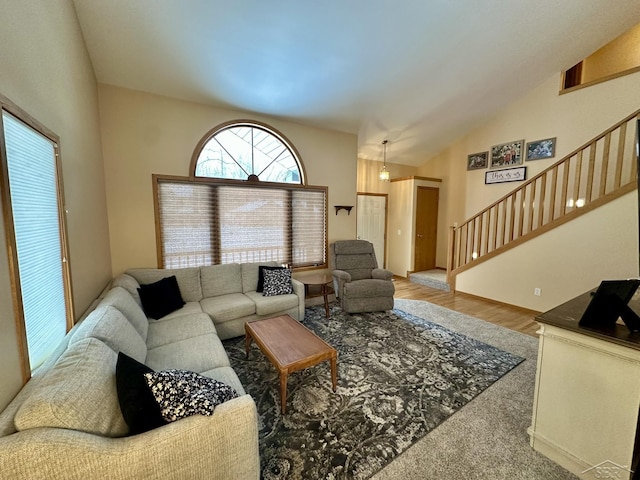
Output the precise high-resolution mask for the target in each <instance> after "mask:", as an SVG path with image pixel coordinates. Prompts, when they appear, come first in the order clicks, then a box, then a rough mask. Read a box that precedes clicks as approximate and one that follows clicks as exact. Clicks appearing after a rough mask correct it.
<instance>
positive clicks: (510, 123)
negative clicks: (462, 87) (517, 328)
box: [420, 73, 640, 311]
mask: <svg viewBox="0 0 640 480" xmlns="http://www.w3.org/2000/svg"><path fill="white" fill-rule="evenodd" d="M559 86H560V75H559V74H558V75H554V76H553V77H552V78H550V79H548V80H547V81H546V82H544V83H543V84H541V85H540V86H539V87H538V88H536V89H534V90H533V91H531V92H530V93H529V94H527V95H526V96H524V97H523V98H521V99H520V100H518V101H517V102H514V103H513V104H511V105H510V106H509V107H507V108H506V109H504V110H503V111H502V112H500V114H499V115H497V116H496V117H495V118H493V119H491V120H490V121H488V122H487V123H486V124H485V125H483V126H482V127H481V128H479V129H477V130H476V131H474V132H472V133H471V134H469V135H467V136H466V137H464V138H463V139H462V140H460V141H459V142H456V143H455V144H453V145H451V146H450V147H449V148H448V149H447V150H446V151H444V152H442V153H441V154H439V155H438V156H437V157H435V158H434V159H432V160H429V161H427V162H425V163H424V164H423V165H422V166H421V168H420V174H421V175H425V176H439V177H441V178H443V180H444V183H445V184H446V185H447V187H448V188H447V190H446V193H444V194H443V195H441V201H443V202H444V203H446V205H445V206H443V209H444V211H445V212H446V213H445V216H446V217H447V218H446V222H447V224H448V225H451V224H453V222H462V221H464V220H465V219H466V218H468V217H470V216H471V215H473V214H474V213H476V212H478V211H480V210H482V209H483V208H485V207H486V206H488V205H490V204H491V203H493V202H494V201H496V200H498V199H499V198H500V197H502V196H503V195H505V194H507V193H508V192H509V191H511V190H512V189H514V188H517V187H516V186H514V184H508V183H507V184H494V185H485V184H484V173H485V172H486V170H474V171H467V170H466V159H467V155H468V154H470V153H475V152H481V151H486V150H489V149H490V147H491V146H492V145H497V144H500V143H504V142H508V141H512V140H520V139H525V142H529V141H533V140H539V139H544V138H549V137H557V143H556V156H555V158H553V159H548V160H536V161H532V162H525V165H526V166H527V168H528V172H527V178H531V177H532V176H534V175H536V174H537V173H539V172H540V171H542V170H543V169H544V168H546V167H548V166H550V165H551V164H552V163H555V162H556V161H558V160H559V159H561V158H562V157H563V156H564V155H566V154H568V153H569V152H571V151H573V150H575V149H576V148H578V147H580V146H582V145H584V144H585V143H587V142H588V141H590V140H591V139H592V138H594V137H596V136H597V135H598V134H600V133H602V132H603V131H605V130H606V129H607V128H609V127H611V126H612V125H614V124H615V123H616V122H618V121H620V120H622V119H623V118H624V117H626V116H627V115H629V114H630V113H632V112H634V111H635V110H637V109H638V108H640V73H635V74H632V75H627V76H624V77H620V78H617V79H615V80H611V81H609V82H605V83H601V84H598V85H594V86H591V87H588V88H584V89H580V90H576V91H574V92H571V93H568V94H565V95H559V94H558V91H559ZM619 206H620V208H622V209H623V212H620V213H621V214H622V215H623V218H625V219H627V220H628V221H629V222H634V221H636V222H637V215H638V212H637V205H635V204H634V203H633V202H623V203H620V204H619ZM604 211H605V210H602V209H598V210H596V211H595V212H592V213H590V214H589V215H587V216H586V218H587V219H588V220H587V221H588V222H590V224H591V227H590V228H591V229H592V230H593V231H598V230H599V229H601V228H602V226H603V225H607V224H608V222H610V219H609V218H608V217H606V216H605V214H604V213H603V212H604ZM576 225H577V224H574V222H570V223H569V224H568V225H567V227H566V228H568V229H569V231H571V230H572V229H574V228H577V227H576ZM636 231H637V229H635V230H634V227H633V226H631V225H630V226H629V227H628V229H625V230H624V232H636ZM446 234H447V232H446V229H441V228H439V233H438V264H439V265H440V264H443V263H446V255H447V251H446V249H447V238H446ZM622 234H623V235H629V234H628V233H622ZM634 235H635V234H634ZM569 238H571V234H565V236H563V237H560V238H558V239H557V241H560V242H563V241H568V239H569ZM574 240H575V238H573V239H572V241H574ZM542 242H543V241H540V242H535V243H532V245H533V247H532V246H531V245H529V246H528V247H527V253H526V255H525V256H526V257H527V258H528V260H527V261H526V262H525V263H524V264H526V265H529V264H531V262H535V266H536V267H539V268H540V269H541V271H548V272H552V271H555V270H558V269H559V268H560V269H563V270H566V271H568V272H574V273H572V274H570V275H572V279H571V281H569V280H567V279H564V280H563V281H562V282H554V277H553V276H551V275H549V276H548V277H547V278H546V280H544V279H543V280H544V281H541V279H539V278H534V277H535V276H534V275H527V274H526V273H527V270H524V271H522V270H519V269H517V267H516V266H515V265H519V264H522V261H523V259H522V258H519V261H518V262H513V261H510V262H506V261H505V260H504V259H503V260H497V259H496V261H491V262H488V263H486V265H487V266H486V267H485V268H483V269H482V270H481V272H482V275H481V274H479V273H478V272H477V271H476V272H475V273H472V272H471V271H468V272H465V273H463V274H462V275H460V276H459V277H458V282H457V285H456V288H457V289H458V290H460V291H464V292H468V293H473V294H477V295H482V296H485V297H488V298H493V299H496V300H500V301H502V302H505V303H510V304H514V305H521V306H527V307H528V308H532V309H534V310H541V311H542V310H546V309H547V308H548V306H549V305H550V303H553V302H555V301H556V299H559V300H563V301H564V300H568V299H569V298H571V297H572V296H574V294H575V292H576V290H578V291H582V292H584V291H586V290H588V289H589V288H591V287H593V286H595V285H594V282H595V284H597V283H599V281H595V280H596V279H598V278H599V279H603V276H604V275H609V276H613V277H616V278H625V277H627V276H630V275H632V276H636V275H637V274H638V271H637V239H636V237H635V236H632V237H627V238H625V239H624V240H623V244H625V245H629V243H631V244H632V243H633V242H636V247H635V252H636V253H635V255H631V256H630V253H629V250H628V248H617V247H616V248H612V249H609V248H604V246H603V245H602V244H596V243H592V242H589V244H588V246H589V248H585V249H580V250H579V252H582V255H583V256H582V257H580V258H575V259H574V261H573V263H567V262H565V261H563V262H562V263H561V264H560V265H559V264H558V263H557V262H555V260H556V258H555V257H553V256H550V255H548V250H547V249H546V248H543V247H542V245H543V243H542ZM557 249H558V248H557V246H556V250H557ZM515 251H521V250H520V247H519V248H518V249H516V250H515ZM575 253H577V252H575ZM512 255H516V254H515V253H513V254H512ZM602 257H605V258H607V259H608V264H610V265H615V266H616V270H613V271H612V270H611V269H609V268H607V269H603V268H602V265H601V264H600V263H594V262H593V259H594V258H602ZM627 265H633V268H634V269H633V270H631V271H629V268H627ZM476 268H480V267H476ZM474 270H475V268H474ZM513 271H520V272H521V275H520V277H519V278H518V280H517V281H518V283H519V284H520V285H521V291H522V292H525V293H524V294H521V293H520V291H517V292H516V291H512V290H511V289H508V288H507V289H502V290H501V289H499V288H498V287H497V286H496V287H495V290H491V291H490V290H488V289H487V288H486V287H487V286H488V285H490V284H493V285H498V284H499V283H500V282H501V279H503V278H513V277H512V273H511V272H513ZM578 272H579V273H578ZM478 283H482V284H483V285H482V286H481V285H478ZM535 287H539V288H541V289H542V291H543V295H542V296H541V297H534V296H533V293H532V292H533V289H534V288H535ZM527 292H531V293H527ZM549 292H554V293H553V295H552V296H549V295H548V294H549ZM523 295H524V296H523ZM529 296H530V297H531V298H529ZM525 297H527V298H525ZM552 306H553V305H552Z"/></svg>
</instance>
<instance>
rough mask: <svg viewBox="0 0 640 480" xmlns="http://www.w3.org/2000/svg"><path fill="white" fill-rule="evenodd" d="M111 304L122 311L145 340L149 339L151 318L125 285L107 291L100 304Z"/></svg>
mask: <svg viewBox="0 0 640 480" xmlns="http://www.w3.org/2000/svg"><path fill="white" fill-rule="evenodd" d="M106 305H111V306H112V307H115V308H117V309H118V310H119V311H120V313H122V314H123V315H124V316H125V317H126V318H127V320H129V322H131V325H133V328H135V329H136V331H137V332H138V333H139V334H140V336H141V337H142V339H143V340H146V339H147V331H148V330H149V320H148V319H147V316H146V315H145V314H144V311H143V310H142V307H140V305H138V304H137V303H136V301H135V300H134V299H133V297H132V296H131V294H130V293H129V292H128V291H127V290H125V289H124V288H123V287H114V288H112V289H111V290H109V291H108V292H107V294H106V295H105V296H104V298H103V299H102V300H101V301H100V303H99V304H98V306H106Z"/></svg>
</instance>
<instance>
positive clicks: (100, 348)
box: [0, 264, 304, 480]
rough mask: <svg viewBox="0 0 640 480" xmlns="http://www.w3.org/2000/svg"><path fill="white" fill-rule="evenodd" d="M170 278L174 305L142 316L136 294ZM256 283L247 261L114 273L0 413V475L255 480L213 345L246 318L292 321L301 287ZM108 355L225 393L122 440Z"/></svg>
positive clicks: (245, 432) (244, 415)
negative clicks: (205, 408)
mask: <svg viewBox="0 0 640 480" xmlns="http://www.w3.org/2000/svg"><path fill="white" fill-rule="evenodd" d="M271 265H273V264H271ZM170 276H175V277H176V279H177V283H178V286H179V288H180V292H181V294H182V295H183V298H184V301H185V305H184V306H183V307H182V308H180V309H178V310H176V311H174V312H172V313H170V314H168V315H166V316H164V317H163V318H161V319H157V320H151V319H149V318H148V317H147V316H146V315H145V313H144V310H143V309H142V307H141V304H140V297H139V295H138V290H137V289H138V287H139V286H140V285H144V284H147V283H153V282H155V281H156V280H158V279H162V278H166V277H170ZM257 283H258V264H231V265H216V266H212V267H201V268H186V269H174V270H161V269H133V270H129V271H127V272H126V273H125V274H122V275H119V276H118V277H116V278H115V279H114V280H113V281H112V282H111V284H110V285H109V287H108V288H107V289H105V291H104V292H103V294H102V295H101V296H100V297H99V298H98V299H96V301H94V303H93V305H92V307H91V308H90V309H89V311H88V313H87V314H85V315H84V317H83V319H82V321H80V322H78V324H76V325H75V326H74V328H73V329H72V330H71V331H70V332H69V333H68V334H67V335H66V336H65V339H64V341H63V342H62V344H61V345H59V346H58V348H57V349H56V351H55V352H54V353H53V354H52V356H51V357H50V358H49V360H48V361H47V362H46V363H45V365H43V366H42V367H41V368H39V369H38V370H37V371H36V372H35V373H34V375H33V376H32V378H31V379H30V380H29V381H28V382H27V383H26V384H25V386H24V387H23V388H22V390H21V391H20V392H19V393H18V395H17V396H16V397H15V398H14V400H13V401H12V402H11V403H10V404H9V405H8V406H7V408H5V410H4V411H3V412H2V413H0V472H1V476H2V478H3V479H4V478H6V479H14V478H15V479H27V478H28V479H78V480H80V479H102V478H111V479H145V478H148V479H151V478H175V479H186V478H188V479H205V478H206V479H220V480H223V479H224V480H226V479H231V478H233V479H239V480H241V479H258V478H259V476H260V460H259V452H258V415H257V411H256V406H255V403H254V401H253V399H252V398H251V396H249V395H248V394H246V393H245V391H244V388H243V386H242V384H241V382H240V381H239V379H238V377H237V375H236V373H235V372H234V370H233V369H232V368H231V366H230V364H229V359H228V356H227V354H226V352H225V350H224V347H223V345H222V342H221V340H222V339H224V338H230V337H234V336H238V335H242V334H243V333H244V322H246V321H247V320H251V319H256V318H262V317H265V316H276V315H281V314H284V313H288V314H290V315H292V316H293V317H294V318H297V319H300V318H302V316H304V290H303V286H302V284H300V283H299V282H296V281H295V280H293V281H292V284H293V289H294V293H292V294H289V295H278V296H275V297H263V296H262V294H259V293H258V292H256V287H257ZM278 297H280V298H278ZM119 352H122V353H124V354H126V355H127V356H128V357H131V358H132V359H134V360H135V361H137V362H140V363H144V364H145V365H146V366H147V367H149V368H151V369H153V370H156V371H159V370H165V371H166V370H168V369H182V370H188V371H191V372H196V373H199V374H201V375H203V376H205V377H207V378H210V379H215V380H217V381H220V382H222V383H223V384H225V385H226V386H230V387H232V388H233V389H234V390H235V392H236V393H237V397H236V398H233V399H231V400H228V401H226V402H224V403H221V404H219V405H217V406H216V407H215V410H214V411H213V414H211V415H210V416H205V415H194V416H188V417H187V418H183V419H181V420H178V421H175V422H171V423H167V424H166V425H162V426H160V427H158V428H155V429H152V430H149V431H145V432H143V433H139V434H136V435H130V432H129V428H128V424H127V422H126V421H125V418H124V417H123V413H122V411H121V408H120V404H119V398H118V390H117V388H116V375H115V371H116V364H117V362H118V355H119Z"/></svg>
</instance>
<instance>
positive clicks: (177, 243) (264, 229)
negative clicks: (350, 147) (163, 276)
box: [157, 180, 326, 268]
mask: <svg viewBox="0 0 640 480" xmlns="http://www.w3.org/2000/svg"><path fill="white" fill-rule="evenodd" d="M157 191H158V199H157V202H158V214H159V215H158V216H159V227H160V244H161V256H162V263H163V266H164V267H165V268H176V267H194V266H201V265H213V264H219V263H246V262H266V261H275V262H278V263H283V264H284V263H286V264H290V265H292V266H294V267H301V266H312V265H322V264H324V263H325V260H326V190H325V189H307V188H300V189H296V188H295V187H289V188H277V187H268V188H265V187H253V186H229V185H214V184H206V183H195V182H186V181H185V182H176V181H171V180H158V188H157Z"/></svg>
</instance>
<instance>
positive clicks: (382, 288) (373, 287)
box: [329, 240, 395, 313]
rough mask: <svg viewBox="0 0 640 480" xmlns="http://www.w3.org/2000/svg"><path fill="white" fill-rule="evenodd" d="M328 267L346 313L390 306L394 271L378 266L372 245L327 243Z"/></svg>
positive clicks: (385, 308)
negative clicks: (328, 244)
mask: <svg viewBox="0 0 640 480" xmlns="http://www.w3.org/2000/svg"><path fill="white" fill-rule="evenodd" d="M329 267H330V268H331V269H332V272H331V273H332V275H333V286H334V290H335V294H336V298H337V299H338V301H339V302H340V306H341V307H342V309H343V310H344V311H345V312H347V313H360V312H377V311H381V310H391V309H393V294H394V293H395V287H394V285H393V282H392V280H391V279H392V277H393V273H392V272H391V271H389V270H386V269H383V268H378V262H377V261H376V254H375V252H374V249H373V244H372V243H371V242H368V241H366V240H340V241H337V242H335V243H332V244H331V245H330V246H329Z"/></svg>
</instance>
